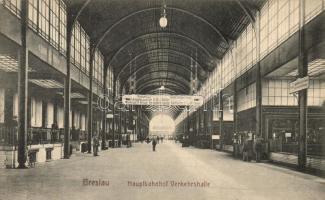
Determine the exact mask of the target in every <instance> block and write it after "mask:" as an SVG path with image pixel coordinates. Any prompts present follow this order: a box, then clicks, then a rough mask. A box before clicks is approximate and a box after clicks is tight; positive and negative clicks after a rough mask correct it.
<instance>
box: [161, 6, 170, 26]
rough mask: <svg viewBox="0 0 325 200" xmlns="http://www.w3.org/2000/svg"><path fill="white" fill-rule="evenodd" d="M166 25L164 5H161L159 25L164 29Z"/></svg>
mask: <svg viewBox="0 0 325 200" xmlns="http://www.w3.org/2000/svg"><path fill="white" fill-rule="evenodd" d="M167 24H168V20H167V14H166V4H164V5H163V12H162V14H161V17H160V19H159V25H160V27H161V28H166V26H167Z"/></svg>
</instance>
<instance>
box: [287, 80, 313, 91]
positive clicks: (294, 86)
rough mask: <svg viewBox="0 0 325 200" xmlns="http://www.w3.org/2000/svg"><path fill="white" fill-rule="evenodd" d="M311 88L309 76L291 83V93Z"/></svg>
mask: <svg viewBox="0 0 325 200" xmlns="http://www.w3.org/2000/svg"><path fill="white" fill-rule="evenodd" d="M308 88H309V76H306V77H303V78H298V79H297V80H295V81H293V82H291V83H290V87H289V93H290V94H292V93H295V92H299V91H301V90H304V89H308Z"/></svg>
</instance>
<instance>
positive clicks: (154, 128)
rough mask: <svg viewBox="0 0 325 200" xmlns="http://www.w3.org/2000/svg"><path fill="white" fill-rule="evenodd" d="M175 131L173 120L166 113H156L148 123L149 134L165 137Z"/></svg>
mask: <svg viewBox="0 0 325 200" xmlns="http://www.w3.org/2000/svg"><path fill="white" fill-rule="evenodd" d="M174 131H175V122H174V120H173V118H171V117H170V116H169V115H167V114H158V115H156V116H154V117H153V118H152V119H151V121H150V124H149V134H150V136H159V137H165V138H167V137H168V136H170V135H173V134H174Z"/></svg>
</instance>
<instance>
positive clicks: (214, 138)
mask: <svg viewBox="0 0 325 200" xmlns="http://www.w3.org/2000/svg"><path fill="white" fill-rule="evenodd" d="M219 139H220V135H212V140H219Z"/></svg>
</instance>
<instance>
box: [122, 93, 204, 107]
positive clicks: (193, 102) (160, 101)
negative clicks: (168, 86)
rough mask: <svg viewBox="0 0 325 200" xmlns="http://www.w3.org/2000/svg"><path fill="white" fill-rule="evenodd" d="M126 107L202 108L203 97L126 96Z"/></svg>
mask: <svg viewBox="0 0 325 200" xmlns="http://www.w3.org/2000/svg"><path fill="white" fill-rule="evenodd" d="M122 102H123V104H125V105H146V106H161V105H163V106H201V105H203V97H202V96H196V95H124V96H123V97H122Z"/></svg>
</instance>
